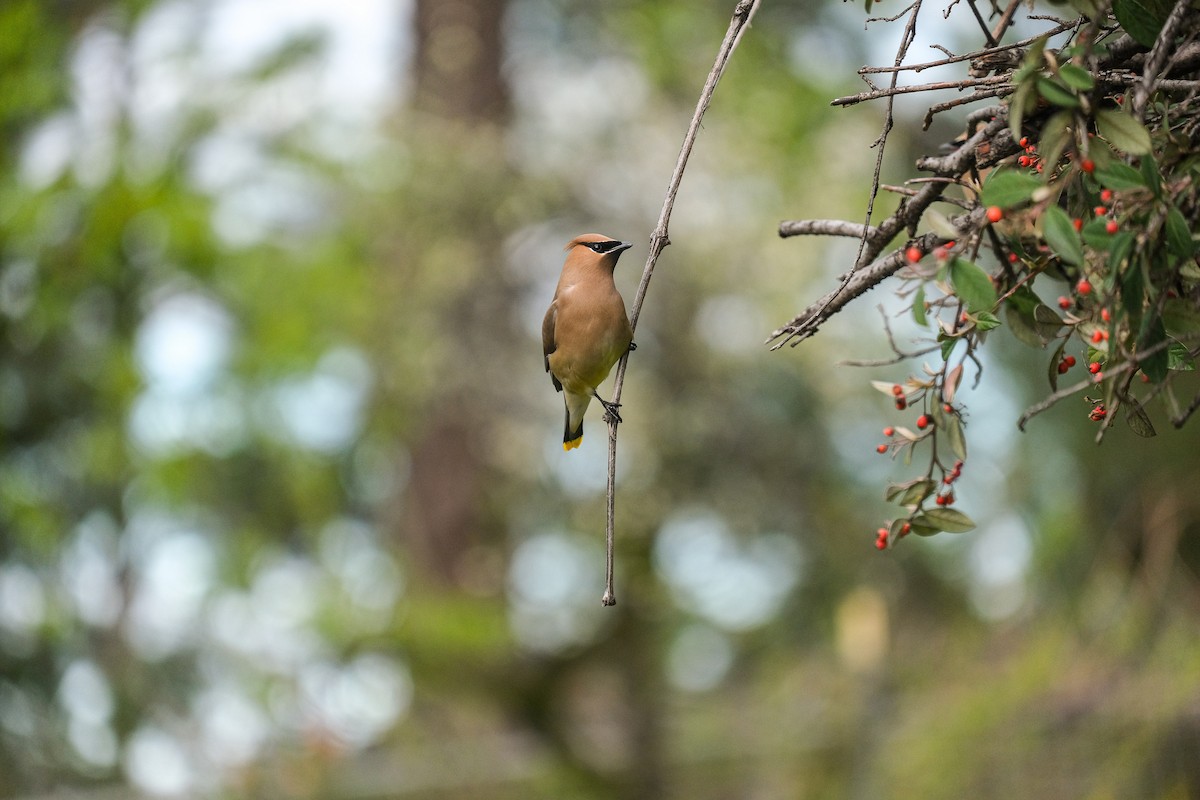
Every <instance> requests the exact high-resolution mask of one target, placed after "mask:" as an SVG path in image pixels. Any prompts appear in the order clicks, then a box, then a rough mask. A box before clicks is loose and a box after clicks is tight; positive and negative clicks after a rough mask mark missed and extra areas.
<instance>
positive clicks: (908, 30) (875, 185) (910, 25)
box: [771, 0, 922, 349]
mask: <svg viewBox="0 0 1200 800" xmlns="http://www.w3.org/2000/svg"><path fill="white" fill-rule="evenodd" d="M921 2H922V0H915V2H914V3H913V4H912V5H911V6H909V7H908V9H907V12H908V22H907V23H905V25H904V33H903V34H902V35H901V37H900V47H899V48H898V49H897V50H896V59H895V63H894V64H893V65H892V66H893V69H892V75H891V82H890V84H889V89H890V91H889V93H888V94H887V95H886V97H887V102H886V104H885V108H884V120H883V130H882V131H881V132H880V133H879V138H878V139H876V140H875V142H874V143H873V144H872V145H871V146H872V147H877V148H878V150H876V152H875V174H874V177H872V179H871V196H870V198H869V199H868V200H867V215H866V216H867V218H866V221H865V222H864V223H863V237H862V238H861V239H859V241H858V254H857V255H855V257H854V266H853V267H852V268H850V269H849V270H847V271H846V274H845V275H843V276H842V283H841V285H840V286H838V288H837V289H836V290H834V291H833V292H831V293H830V294H829V295H828V296H827V298H826V300H825V306H824V307H823V308H822V309H821V311H819V312H817V314H816V315H814V319H815V318H817V317H820V316H822V315H823V314H824V312H825V310H826V309H827V308H828V307H829V306H830V305H832V304H833V302H834V301H836V300H837V299H838V298H839V297H841V295H842V292H844V291H845V290H846V288H847V287H848V286H849V285H850V281H851V280H853V279H854V275H855V273H856V272H857V271H858V270H859V269H860V268H862V267H863V266H865V265H866V263H868V262H869V261H870V259H864V258H863V252H864V251H865V250H866V249H867V243H868V237H867V231H869V230H870V229H871V217H872V216H873V215H874V214H875V199H876V198H877V197H878V196H879V180H880V175H881V174H882V172H883V151H884V149H885V148H886V147H887V138H888V134H889V133H891V132H892V126H893V125H894V124H895V120H894V118H893V116H892V109H893V107H894V104H895V91H896V85H897V81H898V79H899V77H900V67H901V65H902V64H904V59H905V58H907V57H908V48H909V47H911V46H912V43H913V41H914V40H915V39H916V37H917V16H918V15H919V14H920V13H921ZM900 207H901V208H904V201H901V203H900ZM785 333H786V334H787V336H786V338H785V339H784V340H783V342H781V343H780V344H779V345H778V346H779V347H782V346H783V344H786V343H787V342H789V341H791V340H792V339H795V338H797V337H800V336H802V335H803V334H804V333H805V330H804V327H803V326H801V327H799V328H797V329H795V330H791V331H785ZM776 335H778V334H776ZM771 338H775V337H774V336H772V337H771ZM772 349H775V348H772Z"/></svg>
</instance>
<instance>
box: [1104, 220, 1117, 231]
mask: <svg viewBox="0 0 1200 800" xmlns="http://www.w3.org/2000/svg"><path fill="white" fill-rule="evenodd" d="M1119 227H1120V226H1119V225H1117V221H1116V220H1115V219H1110V220H1109V221H1108V222H1106V223H1104V230H1106V231H1108V233H1110V234H1113V233H1116V232H1117V229H1118V228H1119Z"/></svg>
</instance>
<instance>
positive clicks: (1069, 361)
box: [1063, 356, 1075, 367]
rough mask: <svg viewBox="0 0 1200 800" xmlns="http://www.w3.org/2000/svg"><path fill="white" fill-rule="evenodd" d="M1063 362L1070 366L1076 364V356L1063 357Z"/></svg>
mask: <svg viewBox="0 0 1200 800" xmlns="http://www.w3.org/2000/svg"><path fill="white" fill-rule="evenodd" d="M1063 363H1064V364H1066V365H1067V366H1068V367H1073V366H1075V356H1067V357H1066V358H1064V359H1063Z"/></svg>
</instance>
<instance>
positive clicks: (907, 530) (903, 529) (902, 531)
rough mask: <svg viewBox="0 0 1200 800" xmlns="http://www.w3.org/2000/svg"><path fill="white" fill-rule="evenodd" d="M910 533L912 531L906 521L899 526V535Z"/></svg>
mask: <svg viewBox="0 0 1200 800" xmlns="http://www.w3.org/2000/svg"><path fill="white" fill-rule="evenodd" d="M910 533H912V525H909V524H908V523H907V522H906V523H904V524H903V525H901V526H900V535H901V536H908V534H910Z"/></svg>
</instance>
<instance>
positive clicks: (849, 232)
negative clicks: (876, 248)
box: [779, 219, 878, 239]
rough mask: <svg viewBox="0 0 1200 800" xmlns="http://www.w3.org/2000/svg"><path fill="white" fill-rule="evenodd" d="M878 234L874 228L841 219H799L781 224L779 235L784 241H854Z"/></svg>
mask: <svg viewBox="0 0 1200 800" xmlns="http://www.w3.org/2000/svg"><path fill="white" fill-rule="evenodd" d="M877 234H878V232H877V231H876V230H875V229H874V228H870V227H867V226H865V225H860V224H858V223H855V222H844V221H842V220H840V219H799V220H789V221H787V222H781V223H779V235H780V237H782V238H784V239H786V238H788V237H789V236H848V237H850V238H853V239H862V238H863V237H866V238H867V239H870V238H872V237H873V236H876V235H877Z"/></svg>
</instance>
